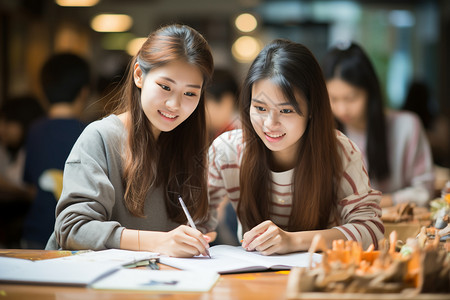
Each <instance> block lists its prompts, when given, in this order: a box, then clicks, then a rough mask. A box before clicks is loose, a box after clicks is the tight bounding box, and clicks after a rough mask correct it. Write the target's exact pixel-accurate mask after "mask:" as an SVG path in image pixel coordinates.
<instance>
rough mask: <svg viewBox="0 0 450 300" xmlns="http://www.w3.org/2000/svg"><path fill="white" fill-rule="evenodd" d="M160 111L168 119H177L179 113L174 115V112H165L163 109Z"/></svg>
mask: <svg viewBox="0 0 450 300" xmlns="http://www.w3.org/2000/svg"><path fill="white" fill-rule="evenodd" d="M158 112H159V114H160V115H161V116H163V117H165V118H167V119H170V120H174V119H176V118H177V117H178V116H177V115H173V114H170V113H168V112H163V111H160V110H158Z"/></svg>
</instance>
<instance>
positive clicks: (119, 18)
mask: <svg viewBox="0 0 450 300" xmlns="http://www.w3.org/2000/svg"><path fill="white" fill-rule="evenodd" d="M132 25H133V19H132V18H131V17H130V16H128V15H122V14H101V15H97V16H95V17H94V18H93V19H92V21H91V27H92V29H94V30H95V31H98V32H124V31H127V30H129V29H130V28H131V26H132Z"/></svg>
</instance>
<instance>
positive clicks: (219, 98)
mask: <svg viewBox="0 0 450 300" xmlns="http://www.w3.org/2000/svg"><path fill="white" fill-rule="evenodd" d="M238 94H239V85H238V83H237V82H236V79H235V78H234V76H233V74H232V73H231V72H230V71H228V70H226V69H215V70H214V74H213V78H212V81H211V83H210V85H209V86H208V87H207V89H206V98H205V99H206V113H207V115H206V125H207V127H208V132H209V137H210V141H212V140H214V138H216V137H217V136H218V135H220V134H221V133H223V132H225V131H229V130H232V129H235V128H238V127H240V123H239V114H238V113H237V107H238Z"/></svg>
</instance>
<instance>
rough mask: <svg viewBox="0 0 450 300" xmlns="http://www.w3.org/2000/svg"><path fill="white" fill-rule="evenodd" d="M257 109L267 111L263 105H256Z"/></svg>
mask: <svg viewBox="0 0 450 300" xmlns="http://www.w3.org/2000/svg"><path fill="white" fill-rule="evenodd" d="M254 107H255V109H256V110H257V111H266V109H265V108H264V107H262V106H256V105H255V106H254Z"/></svg>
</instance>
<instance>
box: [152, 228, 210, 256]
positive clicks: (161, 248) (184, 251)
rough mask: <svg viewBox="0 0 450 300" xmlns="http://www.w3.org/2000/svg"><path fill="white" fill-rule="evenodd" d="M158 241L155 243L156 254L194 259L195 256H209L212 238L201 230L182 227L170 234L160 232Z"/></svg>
mask: <svg viewBox="0 0 450 300" xmlns="http://www.w3.org/2000/svg"><path fill="white" fill-rule="evenodd" d="M159 234H160V235H159V236H158V237H157V241H154V242H155V243H154V245H155V249H153V251H154V252H158V253H161V254H165V255H169V256H175V257H192V256H195V255H200V254H202V255H205V256H207V251H206V249H208V248H209V244H208V242H209V241H210V238H209V237H208V236H206V235H203V233H201V232H200V231H199V230H197V229H194V228H192V227H190V226H186V225H181V226H178V227H177V228H175V229H173V230H172V231H169V232H159Z"/></svg>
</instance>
